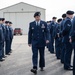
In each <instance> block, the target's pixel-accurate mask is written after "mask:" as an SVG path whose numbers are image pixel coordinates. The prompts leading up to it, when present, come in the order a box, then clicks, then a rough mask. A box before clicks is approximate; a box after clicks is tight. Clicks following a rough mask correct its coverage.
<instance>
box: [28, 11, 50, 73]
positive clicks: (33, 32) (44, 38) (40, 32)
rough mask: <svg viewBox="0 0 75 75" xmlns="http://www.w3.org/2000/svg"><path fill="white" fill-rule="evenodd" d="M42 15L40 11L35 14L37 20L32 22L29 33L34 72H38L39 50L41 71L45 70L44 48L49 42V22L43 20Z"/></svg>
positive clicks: (32, 70)
mask: <svg viewBox="0 0 75 75" xmlns="http://www.w3.org/2000/svg"><path fill="white" fill-rule="evenodd" d="M40 15H41V13H40V12H36V13H35V14H34V18H35V21H33V22H31V23H30V25H29V33H28V44H29V46H30V47H31V46H32V53H33V55H32V63H33V69H31V72H33V73H34V74H37V65H38V51H39V54H40V61H39V67H40V69H41V71H43V68H44V67H45V58H44V56H45V55H44V54H45V53H44V50H45V46H46V44H47V43H49V37H48V30H47V23H46V22H44V21H42V20H41V18H40Z"/></svg>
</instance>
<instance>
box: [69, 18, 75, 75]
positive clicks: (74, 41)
mask: <svg viewBox="0 0 75 75" xmlns="http://www.w3.org/2000/svg"><path fill="white" fill-rule="evenodd" d="M70 43H72V44H73V48H74V59H73V60H74V61H73V75H75V17H74V19H73V26H72V31H71V34H70Z"/></svg>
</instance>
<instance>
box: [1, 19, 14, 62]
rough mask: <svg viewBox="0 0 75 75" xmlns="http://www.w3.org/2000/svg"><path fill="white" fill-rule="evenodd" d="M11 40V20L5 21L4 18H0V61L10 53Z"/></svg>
mask: <svg viewBox="0 0 75 75" xmlns="http://www.w3.org/2000/svg"><path fill="white" fill-rule="evenodd" d="M12 40H13V28H12V22H10V21H5V18H0V62H3V61H4V60H5V58H6V57H7V56H8V55H10V54H11V53H12V49H11V45H12Z"/></svg>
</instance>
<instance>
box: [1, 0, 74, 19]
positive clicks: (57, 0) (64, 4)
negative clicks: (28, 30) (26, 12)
mask: <svg viewBox="0 0 75 75" xmlns="http://www.w3.org/2000/svg"><path fill="white" fill-rule="evenodd" d="M19 2H25V3H28V4H31V5H35V6H39V7H42V8H45V9H46V20H50V19H51V18H52V17H53V16H56V17H58V18H60V17H61V15H62V14H63V13H65V12H66V11H67V10H75V0H0V9H2V8H5V7H8V6H11V5H13V4H16V3H19Z"/></svg>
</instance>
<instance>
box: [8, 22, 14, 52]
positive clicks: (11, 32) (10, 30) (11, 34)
mask: <svg viewBox="0 0 75 75" xmlns="http://www.w3.org/2000/svg"><path fill="white" fill-rule="evenodd" d="M9 32H10V53H11V52H12V49H11V46H12V40H13V28H12V22H10V21H9Z"/></svg>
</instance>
